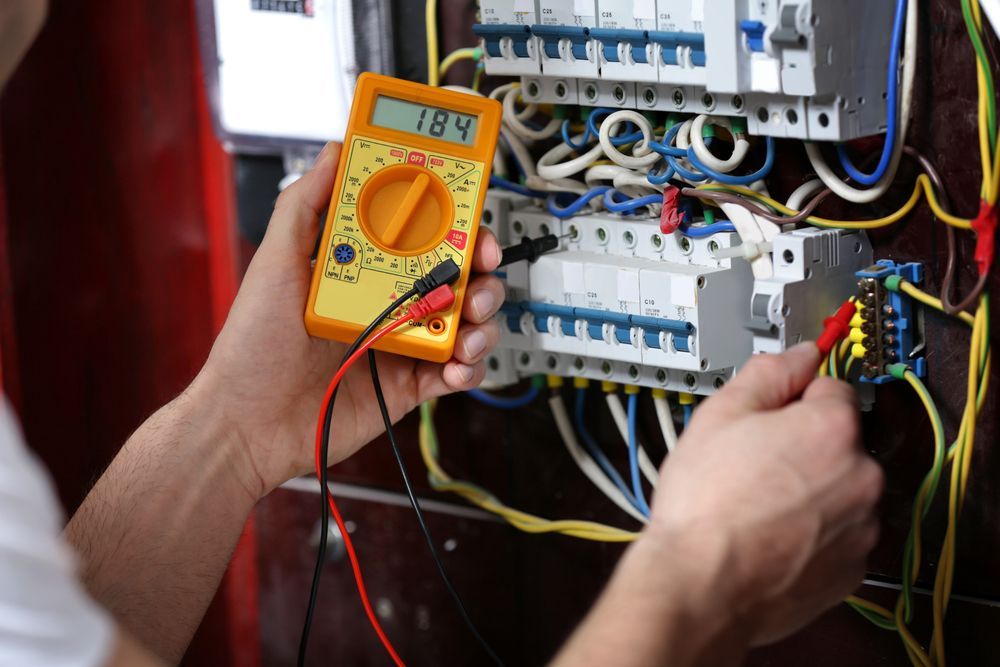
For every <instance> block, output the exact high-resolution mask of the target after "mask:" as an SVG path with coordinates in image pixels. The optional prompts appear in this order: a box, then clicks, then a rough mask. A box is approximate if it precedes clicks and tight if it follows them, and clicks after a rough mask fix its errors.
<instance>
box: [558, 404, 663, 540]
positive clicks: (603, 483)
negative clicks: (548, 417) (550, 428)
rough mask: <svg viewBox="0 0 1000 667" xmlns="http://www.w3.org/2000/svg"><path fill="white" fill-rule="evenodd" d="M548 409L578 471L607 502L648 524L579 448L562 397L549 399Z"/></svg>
mask: <svg viewBox="0 0 1000 667" xmlns="http://www.w3.org/2000/svg"><path fill="white" fill-rule="evenodd" d="M549 408H550V409H551V410H552V418H553V419H555V422H556V427H558V429H559V435H560V436H561V437H562V441H563V444H564V445H565V446H566V451H568V452H569V455H570V456H571V457H573V461H575V462H576V465H577V466H578V467H579V468H580V471H581V472H582V473H583V474H584V475H586V476H587V477H588V478H589V479H590V481H591V482H593V483H594V486H596V487H597V488H598V489H599V490H600V491H601V492H602V493H603V494H604V495H605V496H607V497H608V500H610V501H611V502H613V503H614V504H615V505H618V507H620V508H621V509H622V510H623V511H625V512H627V513H628V514H629V516H631V517H633V518H635V519H636V520H638V521H641V522H642V523H648V522H649V520H648V519H646V517H644V516H643V515H642V513H641V512H639V510H637V509H636V508H634V507H632V505H631V504H630V503H629V501H628V500H626V499H625V494H623V493H622V492H621V490H619V489H618V487H616V486H615V485H614V484H612V483H611V480H609V479H608V478H607V476H606V475H605V474H604V472H603V471H602V470H601V469H600V468H599V467H598V465H597V463H595V462H594V459H592V458H591V457H590V455H589V454H588V453H587V452H586V451H585V450H584V449H583V447H581V446H580V442H579V440H577V439H576V432H575V431H574V430H573V424H572V422H570V419H569V414H568V413H567V412H566V404H565V403H564V402H563V399H562V396H559V395H555V396H552V397H550V398H549Z"/></svg>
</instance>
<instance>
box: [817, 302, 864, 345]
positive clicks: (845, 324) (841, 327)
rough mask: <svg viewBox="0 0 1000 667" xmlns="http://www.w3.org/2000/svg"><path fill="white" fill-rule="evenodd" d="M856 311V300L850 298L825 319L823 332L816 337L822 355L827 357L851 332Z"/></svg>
mask: <svg viewBox="0 0 1000 667" xmlns="http://www.w3.org/2000/svg"><path fill="white" fill-rule="evenodd" d="M855 312H856V310H855V308H854V302H853V301H851V300H850V299H848V300H847V301H845V302H844V303H842V304H841V305H840V308H838V309H837V312H836V313H834V314H833V316H831V317H828V318H826V319H825V320H823V333H821V334H820V335H819V338H817V339H816V347H818V348H819V353H820V357H821V358H823V359H826V358H827V357H828V356H830V351H831V350H832V349H833V346H834V345H836V344H837V342H838V341H840V340H843V339H844V338H847V335H848V334H849V333H850V332H851V318H852V317H854V313H855Z"/></svg>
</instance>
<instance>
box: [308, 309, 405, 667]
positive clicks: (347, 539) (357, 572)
mask: <svg viewBox="0 0 1000 667" xmlns="http://www.w3.org/2000/svg"><path fill="white" fill-rule="evenodd" d="M408 322H410V317H409V314H406V315H404V316H402V317H400V318H399V319H398V320H396V321H395V322H393V323H392V324H389V325H386V326H384V327H382V328H381V329H379V330H378V331H377V332H375V333H374V334H373V335H372V336H371V337H370V338H369V339H368V340H367V341H365V343H364V344H363V345H362V346H361V347H359V348H358V349H357V351H356V352H355V353H354V354H352V355H351V356H350V357H348V358H347V360H346V361H344V363H343V364H341V366H340V369H339V370H338V371H337V374H336V375H334V376H333V380H331V381H330V386H329V387H327V388H326V395H325V396H324V397H323V405H322V407H321V408H320V411H319V423H318V424H317V425H316V478H317V479H320V480H322V477H321V475H322V460H321V458H322V452H323V421H324V417H325V415H326V409H327V406H328V405H329V404H330V400H331V399H332V397H333V392H334V391H336V389H337V385H339V384H340V381H341V380H342V379H343V377H344V374H345V373H347V370H348V369H349V368H350V367H351V366H352V365H353V364H354V362H356V361H357V360H358V359H359V358H361V355H363V354H365V353H366V352H367V351H368V349H369V348H370V347H371V346H372V345H374V344H375V343H376V342H377V341H378V340H379V339H381V338H383V337H384V336H386V335H388V334H389V333H391V332H392V331H395V330H396V329H398V328H400V327H401V326H403V325H404V324H407V323H408ZM320 483H322V481H321V482H320ZM321 492H325V493H326V500H327V502H328V503H329V505H330V511H331V512H332V513H333V519H334V521H336V522H337V527H338V528H339V529H340V535H341V537H342V538H343V540H344V548H345V549H346V550H347V557H348V558H349V559H350V561H351V569H352V570H354V581H355V583H356V584H357V586H358V596H359V597H360V598H361V605H362V606H363V607H364V608H365V614H366V615H367V616H368V621H369V622H370V623H371V625H372V628H373V629H374V630H375V634H377V635H378V638H379V640H380V641H381V642H382V646H384V647H385V650H386V651H387V652H388V653H389V656H390V657H391V658H392V660H393V662H394V663H396V665H397V667H405V665H404V663H403V660H402V659H401V658H400V657H399V654H398V653H396V649H395V647H393V645H392V642H391V641H389V637H388V636H387V635H386V634H385V631H384V630H383V629H382V626H381V625H380V624H379V622H378V617H376V616H375V611H374V610H373V609H372V605H371V602H370V601H369V599H368V590H367V589H366V588H365V579H364V577H363V576H362V575H361V563H360V562H358V554H357V553H356V552H355V551H354V544H353V543H352V542H351V536H350V534H349V533H348V532H347V526H345V525H344V519H343V517H341V516H340V510H339V509H338V508H337V503H336V502H334V500H333V494H331V493H330V490H329V489H328V488H327V489H321Z"/></svg>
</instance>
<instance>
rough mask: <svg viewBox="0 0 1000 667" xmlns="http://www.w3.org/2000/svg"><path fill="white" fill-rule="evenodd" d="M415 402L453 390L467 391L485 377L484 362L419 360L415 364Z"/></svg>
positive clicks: (421, 401) (476, 385)
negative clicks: (436, 362) (437, 362)
mask: <svg viewBox="0 0 1000 667" xmlns="http://www.w3.org/2000/svg"><path fill="white" fill-rule="evenodd" d="M416 373H417V403H423V402H424V401H428V400H430V399H432V398H437V397H439V396H444V395H445V394H450V393H452V392H455V391H468V390H469V389H474V388H476V387H478V386H479V384H480V383H481V382H482V381H483V378H484V377H486V364H485V363H483V362H482V361H480V362H479V363H476V364H473V365H471V366H470V365H469V364H463V363H462V362H460V361H457V360H455V359H452V360H451V361H449V362H447V363H445V364H434V363H431V362H429V361H421V362H420V363H419V364H417V370H416Z"/></svg>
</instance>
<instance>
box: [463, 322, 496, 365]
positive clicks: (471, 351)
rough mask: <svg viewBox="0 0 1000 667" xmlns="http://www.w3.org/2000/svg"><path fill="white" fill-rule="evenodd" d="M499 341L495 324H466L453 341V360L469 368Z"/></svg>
mask: <svg viewBox="0 0 1000 667" xmlns="http://www.w3.org/2000/svg"><path fill="white" fill-rule="evenodd" d="M499 340H500V327H499V325H497V323H496V322H484V323H483V324H476V325H471V324H466V325H464V326H462V328H461V330H460V331H459V332H458V339H457V340H456V341H455V360H456V361H459V362H461V363H463V364H466V365H468V366H471V365H472V364H475V363H477V362H479V361H480V360H481V359H482V358H483V357H485V356H486V354H487V353H488V352H489V351H490V350H492V349H493V348H494V347H496V344H497V342H499Z"/></svg>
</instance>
